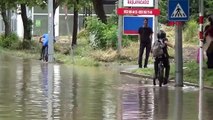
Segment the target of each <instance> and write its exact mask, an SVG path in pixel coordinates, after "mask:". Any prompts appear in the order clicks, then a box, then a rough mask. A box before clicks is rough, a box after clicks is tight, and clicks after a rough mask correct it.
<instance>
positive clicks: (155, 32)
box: [152, 0, 158, 43]
mask: <svg viewBox="0 0 213 120" xmlns="http://www.w3.org/2000/svg"><path fill="white" fill-rule="evenodd" d="M155 9H158V0H155ZM154 28H155V30H154V34H153V35H154V37H153V38H154V40H153V41H152V43H154V41H155V40H157V32H158V16H155V27H154Z"/></svg>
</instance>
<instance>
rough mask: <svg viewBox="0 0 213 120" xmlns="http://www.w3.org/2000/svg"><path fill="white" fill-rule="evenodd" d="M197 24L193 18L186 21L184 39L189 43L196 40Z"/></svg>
mask: <svg viewBox="0 0 213 120" xmlns="http://www.w3.org/2000/svg"><path fill="white" fill-rule="evenodd" d="M197 34H198V24H197V22H196V21H194V20H190V21H189V22H187V23H186V26H185V29H184V41H185V42H189V43H195V42H197V41H198V40H197V39H198V35H197Z"/></svg>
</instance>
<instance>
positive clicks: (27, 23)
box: [21, 4, 32, 49]
mask: <svg viewBox="0 0 213 120" xmlns="http://www.w3.org/2000/svg"><path fill="white" fill-rule="evenodd" d="M21 17H22V21H23V27H24V38H23V44H22V46H23V49H30V40H31V38H32V34H31V31H32V20H31V19H29V18H28V17H27V10H26V5H25V4H21Z"/></svg>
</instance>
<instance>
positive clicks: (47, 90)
mask: <svg viewBox="0 0 213 120" xmlns="http://www.w3.org/2000/svg"><path fill="white" fill-rule="evenodd" d="M119 69H120V68H118V67H117V66H116V67H104V68H103V67H96V68H93V67H79V66H66V65H58V64H47V63H42V62H39V61H36V60H29V59H18V58H12V57H9V56H4V55H0V97H1V99H0V120H212V119H213V114H212V112H213V102H212V100H213V94H212V93H213V92H212V91H210V90H203V91H199V89H198V88H195V87H190V86H185V87H183V88H175V87H173V86H163V87H161V88H160V87H158V86H153V85H152V81H149V80H141V79H142V78H133V77H129V76H123V75H120V74H119Z"/></svg>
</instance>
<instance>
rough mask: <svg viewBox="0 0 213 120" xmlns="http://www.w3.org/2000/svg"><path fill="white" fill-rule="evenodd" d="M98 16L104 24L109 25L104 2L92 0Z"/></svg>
mask: <svg viewBox="0 0 213 120" xmlns="http://www.w3.org/2000/svg"><path fill="white" fill-rule="evenodd" d="M92 2H93V6H94V9H95V13H96V15H97V16H98V17H99V18H100V19H101V21H102V22H103V23H107V17H106V14H105V11H104V5H103V0H92Z"/></svg>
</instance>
